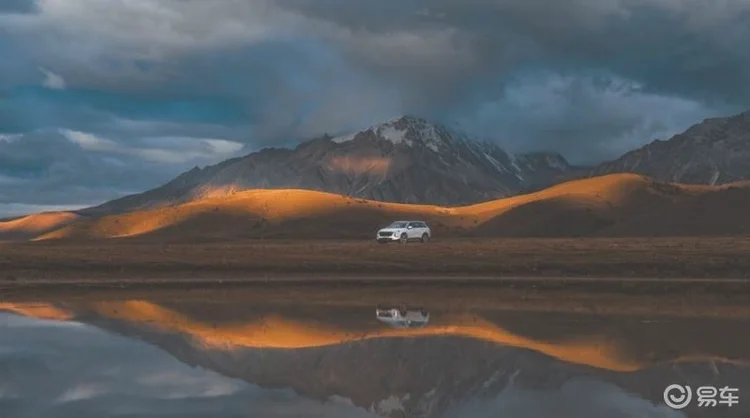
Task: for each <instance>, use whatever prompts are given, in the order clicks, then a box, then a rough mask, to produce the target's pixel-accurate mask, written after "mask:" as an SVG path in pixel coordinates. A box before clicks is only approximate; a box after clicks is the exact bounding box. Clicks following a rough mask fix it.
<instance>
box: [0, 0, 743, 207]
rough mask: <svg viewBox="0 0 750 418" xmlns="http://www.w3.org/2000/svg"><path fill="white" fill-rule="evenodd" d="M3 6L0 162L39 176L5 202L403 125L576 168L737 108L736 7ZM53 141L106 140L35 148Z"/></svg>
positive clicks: (166, 1)
mask: <svg viewBox="0 0 750 418" xmlns="http://www.w3.org/2000/svg"><path fill="white" fill-rule="evenodd" d="M2 3H3V4H2V5H0V28H2V29H0V52H2V54H3V57H4V59H3V60H2V62H0V135H1V136H0V138H3V137H8V136H18V139H17V141H16V142H14V143H15V144H16V145H13V146H12V147H10V146H9V145H8V142H7V141H0V159H6V160H7V159H9V158H18V157H17V156H18V152H19V148H22V147H26V149H27V151H25V153H24V154H23V155H24V164H27V166H26V167H25V168H24V169H25V170H31V171H34V170H36V173H37V175H38V176H39V177H38V178H37V179H35V180H33V182H32V183H30V186H29V185H27V187H26V190H27V191H28V193H27V194H26V195H19V194H18V193H16V192H14V191H13V189H12V188H11V189H7V188H6V186H5V185H3V184H5V183H1V182H0V198H2V200H3V201H4V203H25V204H37V203H41V201H43V200H45V199H44V198H39V197H37V196H40V195H41V194H42V193H44V191H45V188H44V187H45V185H46V184H49V183H50V182H53V183H54V182H57V184H58V185H60V184H62V182H61V181H58V180H57V179H55V178H54V174H55V173H54V172H53V171H47V172H44V171H43V170H42V169H41V167H42V166H44V165H45V164H46V165H47V166H51V165H58V166H59V165H66V164H67V165H69V164H71V162H72V161H81V160H87V161H88V164H91V165H94V166H97V167H99V170H100V171H99V172H95V173H93V174H92V175H98V177H99V178H98V179H97V181H100V182H102V183H107V184H106V185H102V187H109V188H110V192H109V194H107V193H101V190H100V191H98V192H97V191H88V192H85V193H84V192H81V193H82V194H73V193H70V192H72V191H73V190H72V189H71V188H76V187H79V188H86V187H87V184H86V182H83V183H73V182H72V181H73V179H67V178H66V181H68V180H69V182H67V183H65V185H66V186H65V187H67V188H68V189H69V190H68V193H65V194H66V195H67V196H68V200H67V201H62V200H57V199H46V200H49V201H51V202H53V203H55V204H75V203H82V202H86V201H87V199H89V198H95V199H99V198H102V197H105V195H106V196H114V195H116V194H117V193H120V191H121V190H122V189H133V190H140V189H142V188H144V187H152V186H155V185H156V184H158V183H159V182H161V181H163V180H164V179H166V178H169V177H172V176H174V175H175V174H177V173H178V172H179V171H180V170H182V169H184V168H185V167H186V165H188V160H190V163H195V162H203V163H205V162H213V161H218V160H219V159H221V158H224V157H225V156H226V155H225V153H218V152H212V151H210V150H208V151H206V152H205V153H204V151H202V150H203V149H202V148H201V147H204V146H205V147H208V148H211V146H210V145H206V144H207V142H205V140H211V141H230V142H231V143H237V144H241V146H243V148H239V147H238V146H235V145H227V144H228V143H226V142H213V144H214V145H216V144H224V145H217V146H218V147H219V148H222V149H224V150H234V151H232V152H231V153H230V154H232V155H235V154H241V153H242V152H245V151H248V150H252V149H256V148H258V147H261V146H266V145H270V144H274V145H289V144H293V143H295V142H297V141H299V140H302V139H306V138H309V137H313V136H316V135H319V134H322V133H324V132H329V133H337V132H343V131H349V130H353V129H356V128H360V127H363V126H368V125H370V124H373V123H377V122H379V121H382V120H384V119H388V118H391V117H393V116H397V115H400V114H404V113H413V114H419V115H422V116H426V117H429V118H433V119H436V120H439V121H443V122H448V123H450V122H455V121H458V122H461V123H462V125H463V126H464V127H466V129H468V130H470V131H472V132H471V133H474V134H476V135H481V136H482V137H485V138H487V139H490V140H493V141H497V142H499V143H501V144H503V145H504V146H506V147H507V148H509V149H510V150H514V151H523V150H534V149H547V150H556V151H560V152H561V153H563V154H564V155H565V156H567V157H569V158H570V159H572V160H573V161H574V162H581V163H590V162H595V161H599V160H602V159H607V158H613V157H615V156H617V155H618V154H619V153H621V152H623V151H625V150H627V149H630V148H632V147H634V146H638V145H640V144H643V143H646V142H650V141H651V140H652V139H654V138H656V137H659V138H664V137H667V136H669V135H671V134H673V133H676V132H678V131H681V130H683V129H685V128H686V127H688V126H689V125H691V124H693V123H695V122H698V121H700V120H701V119H703V118H705V117H711V116H716V115H724V114H730V113H734V112H738V111H741V110H746V108H748V107H750V53H748V52H747V45H748V44H750V26H748V25H747V24H746V22H747V18H748V17H750V2H747V1H746V0H723V1H717V2H705V1H701V0H604V1H602V0H568V1H552V0H529V1H524V2H520V1H514V0H463V1H458V0H430V1H427V0H398V1H396V0H382V1H379V2H368V1H362V0H356V1H349V2H341V1H334V0H315V1H312V0H280V1H270V0H215V1H211V2H205V1H202V0H124V1H122V0H36V1H32V0H28V1H24V0H13V1H10V2H8V1H4V2H2ZM60 132H67V133H68V134H70V133H71V132H76V133H77V134H75V135H78V136H79V138H86V136H87V135H88V136H89V137H93V138H97V141H99V142H98V144H99V145H97V146H99V147H101V146H102V144H104V143H107V144H109V145H107V149H101V148H99V149H91V147H90V146H89V148H86V147H81V146H80V143H79V144H78V145H79V148H77V149H75V151H74V150H73V148H69V149H68V151H69V152H71V153H73V154H75V155H60V154H56V155H50V153H49V152H48V150H45V149H43V148H46V147H45V146H40V145H39V144H40V141H42V140H41V139H40V138H41V137H45V138H52V137H53V136H55V135H57V136H58V137H57V139H48V140H49V141H50V142H49V143H50V144H52V145H50V146H49V148H51V149H59V147H61V145H59V144H58V142H60V141H64V138H62V139H61V138H60V137H59V135H58V134H59V133H60ZM64 136H65V135H63V137H64ZM68 136H69V135H68ZM107 141H110V142H107ZM18 143H21V144H24V143H27V145H25V146H23V145H18ZM42 143H45V144H46V143H47V142H44V141H42ZM196 144H203V145H196ZM32 146H34V147H37V148H33V149H32V148H31V147H32ZM208 148H206V149H208ZM153 149H159V150H161V151H158V152H157V151H144V150H153ZM178 154H181V155H178ZM199 154H200V155H199ZM14 156H15V157H14ZM112 158H114V159H117V160H120V161H123V162H124V164H122V165H120V166H118V165H116V164H115V165H114V166H112V165H111V162H112V160H111V159H112ZM94 159H98V160H102V161H104V160H107V161H109V163H106V162H102V161H99V162H93V160H94ZM52 160H54V163H53V162H52ZM157 163H159V164H160V165H158V166H157ZM107 164H110V166H107ZM149 164H153V166H152V167H150V168H149V169H147V170H146V171H145V173H149V175H150V176H151V180H149V181H146V180H143V179H140V178H139V177H141V176H140V175H139V174H140V173H144V171H142V166H143V165H149ZM86 167H87V166H82V167H80V168H78V174H77V176H78V177H86V173H85V172H84V171H83V169H84V168H86ZM11 170H12V172H11ZM19 170H22V169H21V168H20V167H19V166H18V164H16V165H14V166H12V169H8V168H7V166H5V165H3V164H0V179H3V178H8V177H10V178H15V177H14V173H15V172H17V171H19ZM149 170H150V171H149ZM120 177H124V178H130V177H134V180H133V181H132V182H130V183H127V182H122V181H120V179H119V178H120ZM18 179H19V180H29V179H28V176H27V177H24V176H20V177H18ZM37 187H38V188H37ZM76 193H78V192H76ZM72 200H75V201H72ZM2 203H3V202H0V204H2Z"/></svg>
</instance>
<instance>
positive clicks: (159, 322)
mask: <svg viewBox="0 0 750 418" xmlns="http://www.w3.org/2000/svg"><path fill="white" fill-rule="evenodd" d="M513 297H514V298H515V296H513ZM602 299H604V297H602ZM593 300H594V301H595V300H596V298H594V299H593ZM633 300H634V299H628V300H623V301H622V303H619V304H618V300H617V298H615V299H611V298H610V299H607V300H606V303H605V304H604V305H606V306H598V305H597V304H596V303H595V302H592V305H589V306H588V307H587V308H586V309H573V307H574V306H583V305H580V304H566V302H565V301H564V300H560V301H559V302H556V301H555V300H554V298H552V299H544V298H533V297H532V298H529V299H528V300H525V301H516V302H513V300H511V299H509V298H504V297H503V291H502V290H498V291H496V292H495V293H493V292H492V291H475V292H468V293H467V292H461V291H457V290H450V289H449V290H442V291H440V290H436V291H435V292H434V293H433V292H431V291H425V290H418V291H417V290H414V289H411V290H409V289H406V290H404V289H378V290H377V291H365V290H359V289H355V288H345V289H343V288H330V289H297V288H281V287H280V288H275V289H273V290H263V289H230V290H223V291H218V290H203V291H199V290H193V291H170V292H140V293H125V292H118V293H115V292H109V293H90V294H87V295H60V296H57V297H51V296H45V297H40V298H30V297H24V298H23V299H17V300H12V301H11V300H9V299H6V300H5V301H2V302H0V311H2V312H0V417H3V418H6V417H7V418H16V417H18V418H32V417H34V418H36V417H61V418H78V417H97V418H98V417H373V416H386V417H446V418H452V417H457V418H458V417H513V418H527V417H528V418H547V417H549V418H566V417H571V418H579V417H580V418H619V417H623V418H624V417H633V418H641V417H653V418H657V417H658V418H666V417H745V418H746V417H748V416H750V408H748V406H750V335H749V334H750V333H749V332H748V331H749V330H750V315H747V312H746V311H745V310H742V309H734V308H731V307H730V308H727V307H722V306H720V305H716V306H713V307H712V306H710V305H704V306H700V307H695V306H689V304H685V303H683V302H680V301H665V303H664V304H663V305H661V304H656V305H655V304H653V303H652V301H649V302H648V303H644V304H641V305H638V306H636V305H634V303H633ZM568 305H570V306H568ZM378 306H380V307H381V308H385V307H390V306H393V307H396V308H398V309H400V310H404V309H405V310H406V311H407V312H412V313H415V315H417V314H416V313H419V314H418V315H426V314H428V315H429V317H426V316H425V317H424V318H423V319H425V321H426V323H418V321H417V322H412V323H411V324H407V323H405V322H403V321H402V322H399V321H393V320H391V321H382V320H379V319H378V318H376V314H375V311H376V307H378ZM414 318H417V316H413V317H412V319H414ZM672 384H679V385H683V386H684V385H687V386H689V387H690V391H691V393H693V397H692V399H691V402H690V403H689V404H688V406H687V407H685V408H684V409H679V410H678V409H674V408H670V407H668V406H667V405H665V400H664V390H665V388H667V387H668V386H670V385H672ZM699 387H704V389H702V390H703V392H701V393H703V395H706V394H708V395H710V393H708V392H705V391H710V388H711V387H714V388H717V394H716V395H715V396H713V398H715V399H716V401H717V405H716V406H712V405H711V402H709V404H708V405H703V406H699V405H698V402H699V399H698V388H699ZM706 388H709V389H706ZM726 388H728V389H729V390H727V389H726ZM720 389H723V390H722V391H721V394H719V390H720ZM732 389H735V390H736V391H732ZM732 394H736V396H737V397H738V401H739V403H738V404H733V405H731V406H729V405H727V403H734V402H730V401H732V399H734V398H732ZM702 398H706V399H707V398H708V397H707V396H703V397H702ZM678 406H679V405H678Z"/></svg>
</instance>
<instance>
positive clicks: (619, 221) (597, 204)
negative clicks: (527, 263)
mask: <svg viewBox="0 0 750 418" xmlns="http://www.w3.org/2000/svg"><path fill="white" fill-rule="evenodd" d="M749 203H750V187H748V185H747V184H736V185H731V186H722V187H709V186H684V185H677V184H667V183H660V182H656V181H653V180H651V179H649V178H647V177H643V176H639V175H634V174H614V175H607V176H602V177H596V178H590V179H583V180H576V181H571V182H567V183H563V184H560V185H557V186H554V187H551V188H548V189H545V190H542V191H539V192H536V193H531V194H528V195H521V196H515V197H512V198H506V199H499V200H494V201H490V202H485V203H480V204H476V205H470V206H463V207H457V208H445V207H438V206H427V205H406V204H394V203H381V202H375V201H368V200H362V199H354V198H349V197H345V196H340V195H334V194H329V193H322V192H315V191H309V190H253V191H247V192H240V193H236V194H234V195H231V196H225V197H212V198H206V199H202V200H198V201H194V202H190V203H186V204H181V205H177V206H171V207H165V208H159V209H152V210H144V211H136V212H130V213H126V214H121V215H109V216H103V217H98V218H78V219H74V220H72V221H70V223H67V224H65V223H61V224H60V225H58V226H59V227H57V228H51V227H50V222H46V223H45V222H43V220H44V218H39V217H38V216H41V215H32V216H30V217H26V218H22V219H19V220H15V221H11V223H7V222H6V223H0V238H2V236H3V235H2V234H3V233H4V234H5V235H6V236H8V235H10V234H15V236H25V237H31V238H33V239H38V240H41V239H54V238H115V237H137V236H147V237H152V238H159V239H169V240H194V239H201V240H205V239H218V240H224V239H242V238H256V237H299V238H369V237H371V236H372V234H373V233H374V231H375V230H376V229H377V228H378V227H381V226H383V225H385V224H387V223H389V222H390V221H392V220H395V219H424V220H426V221H428V222H429V223H431V224H432V226H433V228H434V229H435V232H436V235H445V234H454V235H480V236H536V237H544V236H558V237H562V236H592V235H599V236H602V235H605V236H606V235H613V236H653V235H659V236H671V235H732V234H744V233H750V217H748V216H747V215H746V212H747V208H748V207H749V206H748V204H749ZM34 216H37V217H34ZM53 226H54V225H53Z"/></svg>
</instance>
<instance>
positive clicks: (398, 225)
mask: <svg viewBox="0 0 750 418" xmlns="http://www.w3.org/2000/svg"><path fill="white" fill-rule="evenodd" d="M406 224H407V222H394V223H392V224H390V225H388V228H406Z"/></svg>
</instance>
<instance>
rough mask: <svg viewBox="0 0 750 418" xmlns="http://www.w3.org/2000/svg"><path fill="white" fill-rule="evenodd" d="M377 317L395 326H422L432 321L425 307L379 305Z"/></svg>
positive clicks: (376, 312)
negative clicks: (409, 307)
mask: <svg viewBox="0 0 750 418" xmlns="http://www.w3.org/2000/svg"><path fill="white" fill-rule="evenodd" d="M375 317H376V318H377V319H378V320H379V321H380V322H383V323H385V324H388V325H390V326H391V327H394V328H422V327H424V326H425V325H427V323H428V322H430V313H429V312H426V311H425V310H424V309H407V308H404V307H387V308H384V307H377V308H376V309H375Z"/></svg>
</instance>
